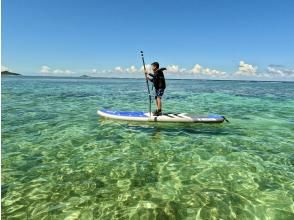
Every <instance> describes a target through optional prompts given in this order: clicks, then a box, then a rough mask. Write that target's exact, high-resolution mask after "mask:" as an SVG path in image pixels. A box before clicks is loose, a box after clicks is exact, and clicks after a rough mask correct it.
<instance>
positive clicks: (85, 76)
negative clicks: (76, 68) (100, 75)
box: [80, 75, 91, 78]
mask: <svg viewBox="0 0 294 220" xmlns="http://www.w3.org/2000/svg"><path fill="white" fill-rule="evenodd" d="M80 77H82V78H90V77H91V76H88V75H82V76H80Z"/></svg>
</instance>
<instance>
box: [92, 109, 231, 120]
mask: <svg viewBox="0 0 294 220" xmlns="http://www.w3.org/2000/svg"><path fill="white" fill-rule="evenodd" d="M97 114H98V115H100V116H102V117H104V118H111V119H119V120H126V121H149V122H184V123H221V122H223V121H224V120H225V117H224V116H221V115H191V114H187V113H163V114H162V115H160V116H153V115H152V113H151V114H150V113H148V112H128V111H113V110H98V111H97Z"/></svg>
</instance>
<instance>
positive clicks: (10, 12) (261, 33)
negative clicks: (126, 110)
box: [2, 0, 294, 80]
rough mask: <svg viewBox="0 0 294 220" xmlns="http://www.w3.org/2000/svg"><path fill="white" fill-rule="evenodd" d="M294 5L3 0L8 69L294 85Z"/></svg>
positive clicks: (229, 0)
mask: <svg viewBox="0 0 294 220" xmlns="http://www.w3.org/2000/svg"><path fill="white" fill-rule="evenodd" d="M293 8H294V1H291V0H281V1H279V0H266V1H265V0H259V1H257V0H246V1H245V0H244V1H241V0H239V1H236V0H222V1H220V0H202V1H197V0H194V1H192V0H191V1H188V0H186V1H185V0H183V1H172V0H169V1H167V0H161V1H159V0H157V1H155V0H148V1H147V0H124V1H119V0H117V1H114V0H100V1H99V0H75V1H73V0H3V1H2V66H3V67H2V69H9V70H13V71H15V72H20V73H23V74H27V75H32V74H37V75H82V74H88V75H93V76H134V77H139V76H142V75H141V74H140V68H141V60H140V56H139V51H140V50H141V49H142V50H144V52H145V56H146V62H147V63H150V62H152V61H155V60H156V61H159V62H160V63H161V64H162V65H163V66H168V71H167V72H168V73H167V74H168V75H170V76H171V77H192V78H197V77H198V78H225V79H234V78H245V79H260V80H266V79H281V80H294V40H293V36H294V28H293V27H294V13H293Z"/></svg>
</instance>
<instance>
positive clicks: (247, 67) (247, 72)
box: [236, 60, 257, 76]
mask: <svg viewBox="0 0 294 220" xmlns="http://www.w3.org/2000/svg"><path fill="white" fill-rule="evenodd" d="M256 71H257V66H253V65H251V64H247V63H245V62H244V61H242V60H241V61H240V63H239V69H238V71H237V72H236V74H237V75H243V76H256Z"/></svg>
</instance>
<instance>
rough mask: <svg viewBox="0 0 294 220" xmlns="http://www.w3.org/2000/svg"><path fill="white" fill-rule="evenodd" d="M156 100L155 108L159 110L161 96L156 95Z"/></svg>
mask: <svg viewBox="0 0 294 220" xmlns="http://www.w3.org/2000/svg"><path fill="white" fill-rule="evenodd" d="M156 102H157V109H158V110H161V98H160V97H157V99H156Z"/></svg>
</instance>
